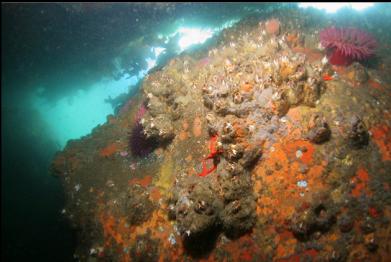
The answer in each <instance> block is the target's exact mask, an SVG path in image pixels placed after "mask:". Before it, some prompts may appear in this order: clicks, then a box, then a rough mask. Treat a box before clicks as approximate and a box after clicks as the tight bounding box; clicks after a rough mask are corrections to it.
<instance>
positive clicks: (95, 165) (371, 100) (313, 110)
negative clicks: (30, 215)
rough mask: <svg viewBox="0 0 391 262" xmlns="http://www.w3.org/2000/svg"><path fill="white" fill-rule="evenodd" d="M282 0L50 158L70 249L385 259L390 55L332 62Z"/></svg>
mask: <svg viewBox="0 0 391 262" xmlns="http://www.w3.org/2000/svg"><path fill="white" fill-rule="evenodd" d="M295 12H296V11H294V12H292V13H288V12H287V15H286V16H284V17H274V20H264V19H258V18H250V19H247V20H244V21H242V22H241V23H239V24H238V25H236V26H235V27H233V28H231V29H226V30H224V31H223V32H222V34H221V36H220V38H219V39H218V41H217V45H216V46H214V47H212V48H211V49H210V50H207V51H201V52H198V53H195V54H192V55H190V54H184V55H182V56H180V57H177V58H175V59H173V60H171V61H170V62H169V64H167V65H166V66H165V67H164V68H162V69H161V70H159V71H156V72H154V73H152V74H150V75H148V76H147V77H146V79H145V80H144V82H143V85H142V95H141V96H139V97H136V98H134V103H133V107H131V108H130V109H129V110H128V111H126V112H123V113H122V114H121V115H119V116H115V117H113V116H110V117H109V118H108V121H107V123H106V124H104V125H103V126H100V127H98V128H96V129H95V130H94V131H93V133H92V134H91V135H89V136H87V137H85V138H83V139H81V140H78V141H71V142H69V143H68V145H67V147H66V149H65V150H64V151H63V152H61V153H59V154H58V155H57V156H56V158H55V159H54V161H53V172H54V173H55V174H56V175H58V176H59V177H60V178H61V179H62V181H63V184H64V189H65V192H66V195H67V197H68V201H67V206H66V207H65V208H64V210H63V214H64V215H66V216H67V217H68V218H69V220H70V221H71V222H72V223H73V225H74V226H75V227H76V228H79V229H80V234H79V236H80V245H79V248H78V250H77V251H76V254H75V256H76V257H78V258H79V259H81V260H87V259H92V258H93V259H97V260H98V261H107V260H113V261H133V260H135V261H165V260H169V261H182V260H185V259H188V260H190V261H192V260H197V259H198V258H207V259H208V260H211V261H215V260H216V261H223V260H226V259H228V258H230V259H232V260H234V261H237V260H246V261H292V260H298V259H300V258H306V259H315V260H319V261H356V260H357V261H368V260H383V261H386V260H387V259H388V258H389V255H388V254H389V251H390V250H389V245H388V243H390V235H391V234H390V229H391V227H390V224H389V222H390V218H391V210H390V204H391V192H390V183H391V181H390V176H389V174H391V162H390V160H391V133H390V130H391V129H390V128H391V114H390V111H389V110H390V109H391V107H390V103H391V102H390V101H391V100H390V96H391V92H390V91H391V86H390V84H388V83H391V82H390V79H389V76H388V75H387V74H386V69H390V66H391V64H385V63H384V64H383V65H382V67H383V69H382V67H367V66H364V65H362V64H359V63H354V64H352V65H350V66H349V67H336V66H331V65H330V64H329V63H328V61H327V59H325V55H326V54H325V52H324V50H323V51H322V50H320V49H319V48H318V44H317V41H315V40H314V38H316V37H314V35H313V33H308V32H306V31H305V29H303V28H301V29H299V27H298V24H295V22H292V21H295V19H293V17H295V16H296V15H297V14H296V13H295ZM277 18H278V19H277ZM319 29H320V28H319ZM318 41H319V40H318ZM144 106H145V109H146V110H145V112H143V113H142V114H140V113H139V112H140V108H143V107H144ZM137 125H138V132H139V133H138V134H142V136H140V137H141V138H140V137H139V136H137V139H145V140H148V141H149V142H150V143H148V146H151V147H150V148H151V150H150V151H148V152H147V153H146V154H141V155H138V154H134V153H132V152H135V151H134V150H132V149H131V148H129V147H132V145H133V146H135V147H136V148H137V145H143V143H130V141H132V139H135V137H134V136H135V135H134V133H132V131H131V130H133V129H134V127H135V126H137ZM133 141H134V140H133ZM136 141H138V140H136Z"/></svg>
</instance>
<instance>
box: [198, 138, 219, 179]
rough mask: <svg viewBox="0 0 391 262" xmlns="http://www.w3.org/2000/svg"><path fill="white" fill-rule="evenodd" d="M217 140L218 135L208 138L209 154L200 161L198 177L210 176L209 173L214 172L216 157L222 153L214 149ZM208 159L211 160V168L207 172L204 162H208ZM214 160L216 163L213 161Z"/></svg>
mask: <svg viewBox="0 0 391 262" xmlns="http://www.w3.org/2000/svg"><path fill="white" fill-rule="evenodd" d="M217 138H218V135H214V136H212V137H211V138H210V140H209V151H210V153H209V155H208V156H207V157H206V158H204V159H203V160H202V172H201V173H199V174H198V176H206V175H208V174H210V173H212V172H213V171H215V170H216V168H217V162H218V158H217V157H218V156H219V154H220V153H222V151H221V150H217V149H216V144H217ZM208 159H213V167H212V168H211V169H209V170H208V169H207V167H206V160H208ZM215 159H216V160H217V161H215Z"/></svg>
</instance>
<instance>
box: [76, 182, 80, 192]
mask: <svg viewBox="0 0 391 262" xmlns="http://www.w3.org/2000/svg"><path fill="white" fill-rule="evenodd" d="M80 188H81V185H80V184H77V185H75V191H76V192H78V191H79V190H80Z"/></svg>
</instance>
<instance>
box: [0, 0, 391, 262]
mask: <svg viewBox="0 0 391 262" xmlns="http://www.w3.org/2000/svg"><path fill="white" fill-rule="evenodd" d="M295 8H299V7H298V6H297V5H296V4H236V3H231V4H228V3H226V4H217V3H215V4H143V3H141V4H122V3H119V4H99V3H95V4H87V3H76V4H3V5H2V80H1V81H2V82H1V85H2V250H3V252H2V258H3V259H5V261H30V260H39V261H71V260H72V256H73V250H74V248H75V243H76V240H75V239H74V232H73V231H72V230H71V228H70V226H69V225H68V222H67V221H66V219H65V218H63V217H62V215H61V210H62V208H63V205H64V198H63V194H62V188H61V186H60V184H59V181H58V180H57V179H56V178H53V177H51V176H50V175H49V171H48V170H49V166H50V161H51V160H52V157H53V155H54V153H55V152H56V151H57V150H60V149H62V148H63V147H64V146H65V144H66V143H67V141H69V140H70V139H77V138H80V137H81V136H85V135H88V134H89V133H90V132H91V130H92V129H93V128H94V127H96V126H97V125H99V124H102V123H104V122H105V121H106V118H107V115H109V114H115V113H118V111H119V108H120V107H121V105H122V104H123V103H124V102H125V101H126V100H127V99H128V98H129V97H131V96H132V95H133V94H135V93H137V90H138V86H139V85H138V83H139V81H141V80H142V78H143V77H144V76H145V74H146V73H147V71H148V70H149V69H151V68H153V67H154V66H162V65H164V63H166V62H167V61H168V60H169V59H170V58H172V57H174V56H176V55H178V54H180V53H181V52H184V51H186V50H189V49H192V48H193V49H194V48H195V47H197V45H198V46H200V45H202V44H208V43H209V42H212V41H213V36H217V35H218V34H219V33H220V32H221V31H222V30H223V29H224V28H226V27H229V26H232V25H233V24H235V23H236V22H237V21H239V20H240V19H241V18H243V17H246V16H249V15H256V16H265V17H266V16H271V14H273V13H276V12H283V11H284V9H295ZM373 8H378V9H383V14H384V12H386V11H387V10H388V9H384V6H381V7H380V8H379V7H376V6H375V7H373ZM387 8H389V7H388V6H387ZM348 11H349V12H354V13H355V14H356V17H357V20H360V22H362V23H363V24H365V19H367V18H366V17H365V16H364V13H357V12H356V11H350V10H348ZM318 12H322V14H324V11H318ZM362 12H365V10H364V11H362ZM368 12H371V11H370V10H369V11H368ZM372 14H373V11H372ZM371 17H372V18H373V17H374V16H373V15H372V16H371ZM330 19H331V20H332V19H340V20H341V21H343V20H344V19H347V18H346V17H343V16H338V13H337V14H334V15H332V17H331V18H330ZM379 19H380V18H379ZM372 22H376V21H372ZM378 23H381V21H379V22H378ZM384 33H386V34H387V33H388V34H389V32H384ZM208 41H209V42H208ZM194 44H195V45H196V46H194Z"/></svg>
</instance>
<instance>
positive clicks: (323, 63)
mask: <svg viewBox="0 0 391 262" xmlns="http://www.w3.org/2000/svg"><path fill="white" fill-rule="evenodd" d="M328 62H329V60H328V59H327V56H324V57H323V58H322V65H325V64H327V63H328Z"/></svg>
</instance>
